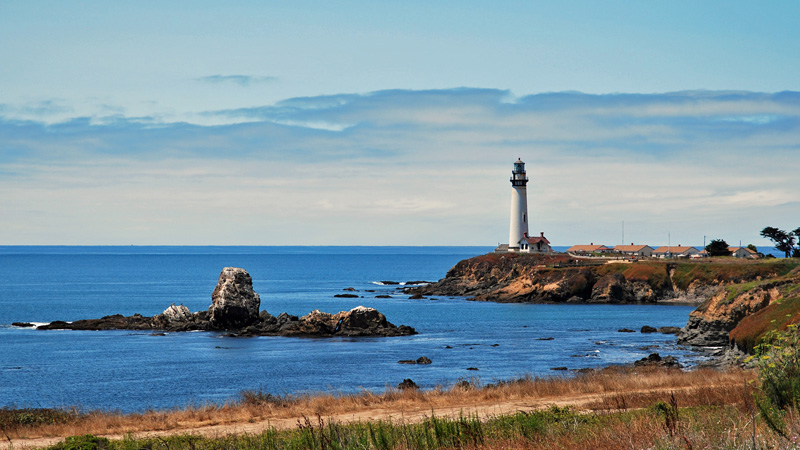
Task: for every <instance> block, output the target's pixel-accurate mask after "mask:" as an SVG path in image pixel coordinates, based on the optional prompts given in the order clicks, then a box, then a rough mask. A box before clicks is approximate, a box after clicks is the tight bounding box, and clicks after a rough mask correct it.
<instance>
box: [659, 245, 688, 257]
mask: <svg viewBox="0 0 800 450" xmlns="http://www.w3.org/2000/svg"><path fill="white" fill-rule="evenodd" d="M691 251H695V252H697V251H698V250H697V249H696V248H694V247H683V246H680V245H664V246H661V247H658V248H657V249H655V250H653V253H672V254H673V255H682V254H684V253H686V252H691Z"/></svg>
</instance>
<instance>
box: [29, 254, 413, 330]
mask: <svg viewBox="0 0 800 450" xmlns="http://www.w3.org/2000/svg"><path fill="white" fill-rule="evenodd" d="M211 300H212V302H211V306H210V307H209V308H208V310H207V311H198V312H195V313H192V312H191V311H189V308H187V307H186V306H183V305H175V304H173V305H171V306H169V307H168V308H167V309H166V310H164V312H163V313H161V314H158V315H155V316H152V317H146V316H142V315H141V314H134V315H132V316H122V315H120V314H116V315H111V316H105V317H102V318H100V319H85V320H76V321H74V322H65V321H54V322H51V323H49V324H46V325H40V326H38V327H36V328H37V329H39V330H152V331H160V332H182V331H217V332H225V333H226V334H227V335H228V336H241V337H246V336H293V337H332V336H346V337H356V336H378V337H391V336H408V335H413V334H417V332H416V330H414V328H412V327H409V326H406V325H400V326H395V325H394V324H392V323H390V322H389V321H388V320H386V317H385V316H384V315H383V314H381V313H380V312H378V311H377V310H376V309H374V308H366V307H364V306H358V307H356V308H353V309H351V310H350V311H341V312H339V313H336V314H330V313H326V312H322V311H319V310H314V311H312V312H310V313H309V314H307V315H305V316H302V317H298V316H293V315H289V314H287V313H282V314H280V315H278V316H277V317H276V316H273V315H272V314H270V313H268V312H267V311H259V309H260V306H261V299H260V297H259V295H258V294H257V293H256V292H255V291H253V281H252V278H251V277H250V274H248V273H247V271H245V270H244V269H240V268H236V267H226V268H224V269H223V270H222V273H221V274H220V276H219V281H218V282H217V286H216V288H215V289H214V292H213V293H212V295H211ZM15 325H17V326H32V325H31V324H25V323H16V324H15Z"/></svg>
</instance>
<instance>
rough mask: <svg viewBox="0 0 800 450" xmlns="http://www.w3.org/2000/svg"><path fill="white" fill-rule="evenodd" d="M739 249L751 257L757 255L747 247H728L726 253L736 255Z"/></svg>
mask: <svg viewBox="0 0 800 450" xmlns="http://www.w3.org/2000/svg"><path fill="white" fill-rule="evenodd" d="M739 249H742V250H744V251H746V252H747V253H750V254H751V255H757V254H758V253H757V252H754V251H753V250H751V249H749V248H747V247H728V251H729V252H731V253H736V252H738V251H739Z"/></svg>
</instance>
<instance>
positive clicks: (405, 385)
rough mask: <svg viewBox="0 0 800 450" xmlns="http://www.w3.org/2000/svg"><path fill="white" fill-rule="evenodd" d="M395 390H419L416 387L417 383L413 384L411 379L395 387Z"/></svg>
mask: <svg viewBox="0 0 800 450" xmlns="http://www.w3.org/2000/svg"><path fill="white" fill-rule="evenodd" d="M397 389H400V390H401V391H405V390H406V389H419V386H417V383H414V380H412V379H411V378H406V379H405V380H403V381H401V382H400V384H398V385H397Z"/></svg>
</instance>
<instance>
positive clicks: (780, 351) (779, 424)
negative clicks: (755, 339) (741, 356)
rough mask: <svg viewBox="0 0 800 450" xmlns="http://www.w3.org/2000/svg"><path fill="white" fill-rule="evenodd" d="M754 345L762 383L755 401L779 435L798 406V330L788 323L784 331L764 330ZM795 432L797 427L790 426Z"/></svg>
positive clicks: (785, 430)
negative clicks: (763, 334) (757, 342)
mask: <svg viewBox="0 0 800 450" xmlns="http://www.w3.org/2000/svg"><path fill="white" fill-rule="evenodd" d="M762 341H763V342H762V343H761V344H759V345H758V346H756V353H755V356H754V358H755V360H756V366H757V367H758V377H759V381H760V384H761V386H760V387H761V389H760V392H759V393H758V394H757V395H756V405H757V406H758V410H759V413H760V414H761V417H762V418H763V419H764V421H765V422H766V424H767V425H768V426H769V427H770V428H771V429H772V430H773V431H775V432H776V433H778V434H779V435H780V436H783V437H788V435H789V432H788V430H787V427H788V425H789V424H791V423H792V422H794V424H795V425H797V423H796V422H795V421H791V420H790V421H787V420H786V419H787V417H794V418H796V417H797V413H798V411H799V410H800V409H799V407H800V331H799V330H798V328H797V325H790V326H789V327H788V328H787V330H786V331H785V332H779V331H771V332H769V333H767V334H766V335H765V336H764V338H763V340H762ZM793 431H794V433H795V434H796V433H797V432H798V431H800V430H793Z"/></svg>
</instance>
